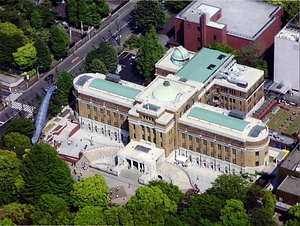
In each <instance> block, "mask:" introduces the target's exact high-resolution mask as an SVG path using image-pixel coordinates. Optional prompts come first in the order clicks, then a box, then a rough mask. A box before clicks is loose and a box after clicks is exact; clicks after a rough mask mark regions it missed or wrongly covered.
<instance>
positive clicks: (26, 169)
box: [20, 144, 74, 203]
mask: <svg viewBox="0 0 300 226" xmlns="http://www.w3.org/2000/svg"><path fill="white" fill-rule="evenodd" d="M20 169H21V175H22V177H23V179H24V188H23V191H22V196H23V198H24V199H25V201H27V202H29V203H34V202H37V200H38V199H39V198H40V196H41V195H43V194H55V195H57V196H58V197H61V198H63V199H65V200H66V201H68V200H69V194H70V191H71V190H72V186H73V183H74V180H73V178H72V176H71V172H70V169H69V167H68V165H67V164H66V163H65V162H64V161H63V160H62V159H60V158H59V156H58V155H57V151H56V150H55V149H54V148H53V147H51V146H50V145H49V144H36V145H34V146H33V147H32V149H31V151H30V152H29V153H28V154H27V155H26V156H25V158H24V159H23V161H22V164H21V167H20Z"/></svg>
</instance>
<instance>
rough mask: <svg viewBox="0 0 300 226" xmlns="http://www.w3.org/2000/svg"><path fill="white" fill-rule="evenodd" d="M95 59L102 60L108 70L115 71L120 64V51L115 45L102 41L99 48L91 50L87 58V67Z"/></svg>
mask: <svg viewBox="0 0 300 226" xmlns="http://www.w3.org/2000/svg"><path fill="white" fill-rule="evenodd" d="M94 59H98V60H101V61H102V62H103V63H104V64H105V67H106V68H107V70H108V72H110V73H115V71H116V69H117V66H118V53H117V50H116V48H115V47H113V46H111V45H107V44H106V43H105V42H100V43H99V46H98V49H96V50H92V51H91V52H89V53H88V54H87V56H86V59H85V64H86V66H87V67H86V68H88V65H90V64H91V63H92V61H93V60H94Z"/></svg>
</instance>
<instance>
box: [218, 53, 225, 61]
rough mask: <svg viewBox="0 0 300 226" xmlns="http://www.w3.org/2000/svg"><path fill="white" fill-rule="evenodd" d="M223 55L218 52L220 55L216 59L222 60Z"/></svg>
mask: <svg viewBox="0 0 300 226" xmlns="http://www.w3.org/2000/svg"><path fill="white" fill-rule="evenodd" d="M225 57H226V56H225V55H223V54H220V55H219V56H218V60H223V59H224V58H225Z"/></svg>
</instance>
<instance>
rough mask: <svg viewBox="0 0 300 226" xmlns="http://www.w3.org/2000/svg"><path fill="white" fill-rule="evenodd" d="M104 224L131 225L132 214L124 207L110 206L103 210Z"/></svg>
mask: <svg viewBox="0 0 300 226" xmlns="http://www.w3.org/2000/svg"><path fill="white" fill-rule="evenodd" d="M104 216H105V219H106V225H128V226H130V225H133V218H132V215H131V214H130V213H129V212H128V210H126V209H125V208H124V207H122V206H119V207H112V208H109V209H107V210H104Z"/></svg>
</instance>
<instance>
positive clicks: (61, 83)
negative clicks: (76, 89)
mask: <svg viewBox="0 0 300 226" xmlns="http://www.w3.org/2000/svg"><path fill="white" fill-rule="evenodd" d="M56 86H57V87H58V89H59V90H60V91H59V92H58V93H57V95H56V97H57V99H58V101H59V105H67V104H68V101H69V99H70V98H71V96H72V88H73V75H72V74H71V73H70V72H67V71H63V72H62V73H61V74H60V75H59V76H58V78H57V81H56Z"/></svg>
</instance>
